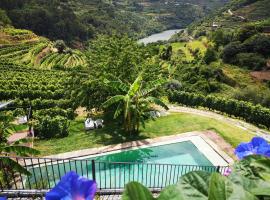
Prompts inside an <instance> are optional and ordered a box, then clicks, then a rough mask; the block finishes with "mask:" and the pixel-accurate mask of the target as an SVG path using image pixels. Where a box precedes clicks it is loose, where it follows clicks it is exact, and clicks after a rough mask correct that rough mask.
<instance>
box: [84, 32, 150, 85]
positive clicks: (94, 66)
mask: <svg viewBox="0 0 270 200" xmlns="http://www.w3.org/2000/svg"><path fill="white" fill-rule="evenodd" d="M89 46H90V48H89V49H88V52H87V53H88V54H87V55H88V58H89V63H90V66H89V68H90V69H91V72H92V75H93V77H94V78H95V79H97V78H101V79H104V78H106V79H111V76H113V77H118V78H119V79H121V80H122V81H123V82H129V83H132V82H133V81H134V80H135V79H136V77H137V75H138V74H139V73H140V72H141V71H143V70H144V68H147V67H149V65H150V63H149V60H150V58H151V57H152V55H151V53H149V52H150V51H149V49H148V48H146V47H144V46H143V45H139V44H138V43H137V41H135V40H132V39H130V38H128V37H127V36H124V37H123V36H118V35H115V34H114V35H112V36H108V35H98V37H97V39H96V40H94V41H92V42H91V43H90V45H89ZM152 76H153V77H154V76H155V74H154V73H152Z"/></svg>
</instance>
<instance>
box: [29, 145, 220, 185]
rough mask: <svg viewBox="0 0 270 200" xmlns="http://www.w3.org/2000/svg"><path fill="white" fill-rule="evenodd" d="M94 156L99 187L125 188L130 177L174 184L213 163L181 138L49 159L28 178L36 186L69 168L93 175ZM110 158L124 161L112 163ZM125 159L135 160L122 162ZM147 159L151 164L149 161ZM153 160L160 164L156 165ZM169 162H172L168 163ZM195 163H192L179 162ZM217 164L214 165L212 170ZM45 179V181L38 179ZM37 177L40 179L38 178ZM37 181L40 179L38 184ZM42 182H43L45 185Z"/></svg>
mask: <svg viewBox="0 0 270 200" xmlns="http://www.w3.org/2000/svg"><path fill="white" fill-rule="evenodd" d="M92 159H94V160H95V162H96V164H95V170H96V181H97V183H98V186H99V188H123V187H124V185H125V184H126V183H128V182H130V181H133V180H135V181H139V182H141V183H142V184H144V185H146V186H148V187H160V186H162V187H165V186H166V185H170V184H174V183H176V182H177V180H178V179H179V177H180V176H181V175H183V174H185V173H187V172H189V171H194V170H195V169H194V167H193V166H198V167H197V168H196V170H200V169H203V168H201V167H199V166H210V168H211V166H212V167H213V165H212V163H211V162H210V161H209V160H208V159H207V158H206V157H205V156H204V155H203V154H202V153H201V152H200V151H199V150H198V149H197V148H196V146H195V145H194V144H193V143H192V142H190V141H185V142H179V143H173V144H166V145H161V146H155V147H147V148H140V149H136V150H125V151H122V152H118V153H113V154H107V155H104V156H98V157H94V158H89V159H84V160H77V161H70V162H62V161H60V162H58V163H55V162H54V163H47V166H41V167H35V168H34V169H30V171H32V174H35V176H32V177H30V178H29V179H27V180H26V184H28V187H29V184H31V185H32V188H33V187H35V188H36V187H41V188H44V185H45V187H48V188H50V187H53V186H54V185H55V183H57V182H58V180H59V178H60V177H61V176H63V175H64V174H65V173H66V172H68V171H71V170H72V171H76V172H77V173H78V174H80V175H83V176H85V177H88V178H90V179H93V177H92V164H91V160H92ZM109 162H121V163H116V164H112V163H109ZM122 162H135V163H132V164H123V163H122ZM147 163H148V164H147ZM153 163H156V164H161V165H153ZM167 164H169V165H167ZM179 165H192V166H179ZM212 169H213V170H215V168H211V170H212ZM41 179H42V180H44V181H43V183H42V181H39V180H41ZM36 180H37V181H36ZM36 182H38V183H37V184H36ZM42 184H43V185H42Z"/></svg>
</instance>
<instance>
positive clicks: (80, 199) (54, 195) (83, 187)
mask: <svg viewBox="0 0 270 200" xmlns="http://www.w3.org/2000/svg"><path fill="white" fill-rule="evenodd" d="M96 189H97V185H96V182H95V181H92V180H88V179H86V178H84V177H82V176H79V175H78V174H76V172H74V171H71V172H68V173H67V174H65V175H64V176H63V177H62V178H61V180H60V182H59V183H58V184H57V185H56V186H55V187H54V188H52V189H51V190H50V191H49V192H48V193H47V194H46V200H92V199H94V196H95V193H96Z"/></svg>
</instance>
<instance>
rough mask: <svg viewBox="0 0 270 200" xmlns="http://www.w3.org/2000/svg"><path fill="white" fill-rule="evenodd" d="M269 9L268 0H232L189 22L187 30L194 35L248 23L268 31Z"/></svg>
mask: <svg viewBox="0 0 270 200" xmlns="http://www.w3.org/2000/svg"><path fill="white" fill-rule="evenodd" d="M269 10H270V1H269V0H233V1H231V2H230V3H228V4H226V6H224V7H223V8H221V9H220V10H218V11H217V12H215V13H213V14H211V15H209V16H207V17H206V18H204V19H202V20H201V21H198V22H195V23H193V24H191V25H190V27H189V32H190V33H192V34H193V35H194V36H196V35H200V34H205V32H206V33H207V32H212V31H215V29H217V28H223V29H226V30H227V31H231V30H236V29H237V28H240V27H243V26H245V25H249V24H256V25H257V26H260V25H262V26H263V29H264V30H263V31H265V32H269V26H270V22H269V21H267V20H269V19H270V12H269Z"/></svg>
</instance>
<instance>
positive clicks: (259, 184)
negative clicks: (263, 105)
mask: <svg viewBox="0 0 270 200" xmlns="http://www.w3.org/2000/svg"><path fill="white" fill-rule="evenodd" d="M269 161H270V160H269V159H267V158H264V157H256V156H250V157H247V158H246V159H244V160H242V161H240V162H237V163H235V164H234V166H233V169H232V171H233V173H231V174H230V175H229V176H228V177H225V176H222V175H221V174H219V173H216V172H214V173H209V172H206V171H196V172H189V173H187V174H185V175H183V176H182V177H181V178H180V181H179V182H178V183H177V184H175V185H171V186H168V187H166V188H165V189H163V190H162V191H161V193H160V195H159V197H158V198H154V197H153V196H152V194H151V192H150V191H149V190H148V189H147V188H146V187H144V186H143V185H141V184H140V183H137V182H131V183H129V184H127V185H126V187H125V191H124V193H123V196H122V199H123V200H133V199H134V200H135V199H144V200H154V199H157V200H174V199H175V200H176V199H177V200H187V199H194V200H197V199H198V200H207V199H209V200H215V199H218V200H227V199H228V200H229V199H237V200H248V199H252V200H256V199H261V198H264V197H265V198H268V197H269V196H270V194H269V190H270V180H269V179H268V178H269V177H268V176H266V177H263V175H265V174H266V173H269V171H270V167H269V165H268V166H267V164H269ZM246 172H248V173H246ZM250 172H251V173H250Z"/></svg>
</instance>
